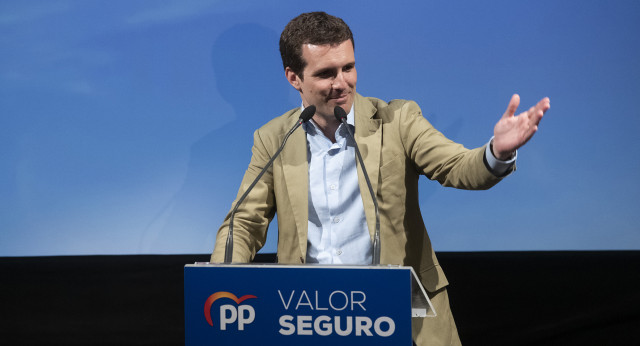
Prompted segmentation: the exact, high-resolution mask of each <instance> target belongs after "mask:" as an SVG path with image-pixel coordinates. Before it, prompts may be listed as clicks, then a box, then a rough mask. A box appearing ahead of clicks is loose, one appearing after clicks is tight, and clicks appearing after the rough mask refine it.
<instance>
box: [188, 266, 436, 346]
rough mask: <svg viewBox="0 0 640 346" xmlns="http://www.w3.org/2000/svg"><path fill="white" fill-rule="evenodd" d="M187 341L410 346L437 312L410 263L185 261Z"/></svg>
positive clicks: (238, 343)
mask: <svg viewBox="0 0 640 346" xmlns="http://www.w3.org/2000/svg"><path fill="white" fill-rule="evenodd" d="M184 305H185V310H184V311H185V344H186V345H187V346H190V345H265V344H266V345H304V346H312V345H322V346H327V345H331V346H335V345H412V339H411V317H433V316H435V311H434V309H433V306H432V304H431V302H430V301H429V299H428V297H427V295H426V293H425V291H424V288H423V287H422V285H421V284H420V282H419V281H418V278H417V276H416V273H415V271H414V270H413V268H412V267H404V266H395V265H380V266H353V265H313V264H310V265H278V264H212V263H195V264H188V265H186V266H185V268H184Z"/></svg>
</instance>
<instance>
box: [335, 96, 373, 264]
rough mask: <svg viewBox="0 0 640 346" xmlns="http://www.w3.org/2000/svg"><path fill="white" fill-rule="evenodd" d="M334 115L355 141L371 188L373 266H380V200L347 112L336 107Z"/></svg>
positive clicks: (363, 171)
mask: <svg viewBox="0 0 640 346" xmlns="http://www.w3.org/2000/svg"><path fill="white" fill-rule="evenodd" d="M333 115H335V117H336V119H338V121H339V122H341V123H342V124H343V125H344V127H345V128H346V129H347V132H348V133H349V136H350V137H351V139H352V140H353V144H354V146H355V148H356V157H357V158H358V162H359V163H360V167H362V173H363V174H364V180H365V181H366V182H367V187H368V188H369V193H370V194H371V199H372V200H373V206H374V209H375V211H376V231H375V233H374V234H373V256H372V258H371V264H373V265H378V264H380V212H379V209H378V199H377V198H376V194H375V193H374V192H373V186H371V181H370V180H369V174H367V169H366V168H365V166H364V161H363V160H362V156H361V155H360V149H358V143H356V138H355V137H354V136H353V133H352V132H351V128H350V127H349V125H348V124H347V112H345V111H344V109H342V107H340V106H336V108H334V109H333Z"/></svg>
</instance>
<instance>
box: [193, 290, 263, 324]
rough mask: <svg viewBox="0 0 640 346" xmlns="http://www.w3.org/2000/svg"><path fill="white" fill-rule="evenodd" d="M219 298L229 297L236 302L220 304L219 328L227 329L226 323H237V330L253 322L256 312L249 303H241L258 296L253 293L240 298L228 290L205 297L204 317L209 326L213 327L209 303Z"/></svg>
mask: <svg viewBox="0 0 640 346" xmlns="http://www.w3.org/2000/svg"><path fill="white" fill-rule="evenodd" d="M220 298H229V299H231V300H233V301H234V302H236V305H231V304H224V305H220V330H227V325H229V324H233V323H236V322H237V323H238V330H244V326H245V325H247V324H250V323H251V322H253V320H254V319H255V318H256V312H255V310H254V309H253V307H252V306H251V305H246V304H241V303H242V302H244V301H245V300H247V299H251V298H258V297H256V296H254V295H250V294H247V295H245V296H242V297H240V298H238V297H236V295H235V294H233V293H230V292H216V293H214V294H212V295H210V296H209V298H207V301H206V302H205V303H204V318H205V319H206V320H207V323H209V325H210V326H212V327H213V320H212V319H211V305H213V302H215V301H216V300H218V299H220Z"/></svg>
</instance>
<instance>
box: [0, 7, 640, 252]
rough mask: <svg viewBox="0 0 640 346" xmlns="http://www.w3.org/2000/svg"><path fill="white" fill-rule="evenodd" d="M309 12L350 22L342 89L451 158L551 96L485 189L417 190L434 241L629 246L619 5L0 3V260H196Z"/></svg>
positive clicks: (294, 98) (631, 97) (628, 49)
mask: <svg viewBox="0 0 640 346" xmlns="http://www.w3.org/2000/svg"><path fill="white" fill-rule="evenodd" d="M311 10H324V11H327V12H329V13H331V14H334V15H337V16H340V17H343V18H344V19H345V20H346V21H347V23H348V24H349V25H350V26H351V28H352V30H353V31H354V34H355V37H356V58H357V69H358V74H359V80H358V91H359V92H360V93H361V94H363V95H365V96H376V97H379V98H382V99H386V100H390V99H394V98H405V99H413V100H416V101H417V102H418V103H419V104H420V105H421V107H422V110H423V113H424V114H425V115H426V116H427V118H428V119H429V120H430V121H431V122H432V123H433V124H434V125H435V126H436V127H438V128H439V129H440V130H441V131H443V132H444V133H445V134H446V135H447V136H449V137H450V138H451V139H453V140H456V141H458V142H461V143H463V144H464V145H466V146H468V147H475V146H480V145H483V144H484V143H485V142H486V141H487V140H488V139H489V138H490V136H491V134H492V129H493V125H494V124H495V122H496V121H497V120H498V118H499V116H500V115H501V114H502V112H503V111H504V108H505V107H506V105H507V103H508V101H509V98H510V96H511V94H512V93H515V92H517V93H519V94H520V95H521V96H522V105H523V106H524V107H529V106H530V105H532V104H533V103H535V102H536V101H537V100H539V99H540V98H542V97H544V96H549V97H551V110H550V111H549V112H548V113H547V115H546V116H545V118H544V119H543V122H542V124H541V127H540V131H539V133H538V134H537V135H536V136H535V137H534V139H533V141H532V142H531V143H529V144H528V145H527V146H526V147H525V148H523V149H522V150H521V151H520V153H519V159H518V170H517V172H516V173H514V174H513V175H512V176H510V177H509V178H508V179H506V180H505V181H503V182H502V183H501V184H499V185H498V186H496V187H495V188H493V189H491V190H489V191H482V192H477V191H476V192H469V191H457V190H453V189H445V188H442V187H440V186H439V185H437V183H434V182H430V181H429V180H427V179H426V178H425V179H424V180H423V182H422V184H421V188H420V196H421V207H422V212H423V215H424V218H425V222H426V224H427V228H428V229H429V232H430V235H431V237H432V240H433V242H434V246H435V248H436V249H437V250H441V251H445V250H446V251H458V250H459V251H473V250H567V249H570V250H591V249H636V250H637V249H640V197H639V194H640V183H639V178H640V136H639V135H638V132H639V130H640V107H638V105H637V103H638V101H637V100H638V98H639V97H640V63H638V62H639V61H640V35H639V34H638V33H640V2H638V1H578V0H574V1H566V0H560V1H557V0H556V1H490V2H475V1H450V2H435V1H429V2H421V1H385V2H377V1H373V2H372V1H348V2H345V1H322V2H314V1H305V2H301V1H278V2H265V1H163V2H159V1H61V0H53V1H51V0H48V1H24V2H19V1H2V2H0V51H1V52H2V53H0V256H34V255H35V256H37V255H61V254H72V255H74V254H135V253H207V252H210V251H211V250H212V248H213V243H214V238H215V232H216V230H217V228H218V226H219V224H220V223H221V222H222V220H223V218H224V215H225V214H226V212H227V211H228V209H229V208H230V206H231V202H232V200H233V198H234V196H235V193H236V189H237V187H238V184H239V182H240V179H241V176H242V173H243V172H244V169H245V168H246V166H247V164H248V161H249V158H250V148H251V140H252V132H253V130H255V129H256V128H257V127H259V126H260V125H261V124H263V123H265V122H266V121H268V120H269V119H270V118H272V117H274V116H277V115H279V114H281V113H283V112H285V111H287V110H289V109H291V108H293V107H296V106H298V105H299V103H300V101H299V96H298V95H297V94H296V92H295V90H293V89H292V88H291V87H290V86H289V85H288V84H287V82H286V80H285V79H284V75H283V71H282V66H281V63H280V58H279V53H278V50H277V42H278V37H279V33H280V31H281V30H282V28H283V27H284V25H285V24H286V23H287V22H288V21H289V20H290V19H291V18H293V17H294V16H296V15H297V14H299V13H301V12H305V11H311ZM273 226H275V225H273ZM276 239H277V228H276V227H271V230H270V236H269V241H268V243H267V245H266V246H265V248H264V249H263V251H265V252H274V251H275V243H276Z"/></svg>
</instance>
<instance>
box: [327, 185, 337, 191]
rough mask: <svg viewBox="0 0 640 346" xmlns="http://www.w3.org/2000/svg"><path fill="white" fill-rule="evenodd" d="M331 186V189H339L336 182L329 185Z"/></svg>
mask: <svg viewBox="0 0 640 346" xmlns="http://www.w3.org/2000/svg"><path fill="white" fill-rule="evenodd" d="M329 188H330V189H331V190H335V189H337V188H338V187H337V186H336V184H331V185H329Z"/></svg>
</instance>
